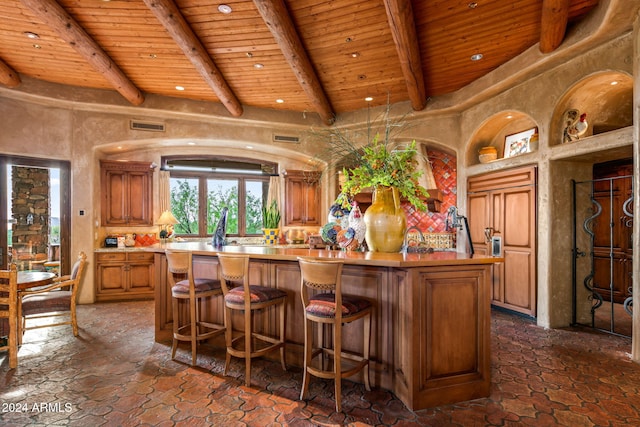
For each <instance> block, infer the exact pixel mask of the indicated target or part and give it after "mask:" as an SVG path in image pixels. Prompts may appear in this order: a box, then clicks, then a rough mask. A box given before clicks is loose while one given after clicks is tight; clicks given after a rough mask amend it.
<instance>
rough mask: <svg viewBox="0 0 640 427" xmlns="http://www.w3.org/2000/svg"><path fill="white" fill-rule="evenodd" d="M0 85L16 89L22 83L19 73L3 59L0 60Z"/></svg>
mask: <svg viewBox="0 0 640 427" xmlns="http://www.w3.org/2000/svg"><path fill="white" fill-rule="evenodd" d="M0 83H2V84H3V85H5V86H7V87H16V86H18V85H19V84H20V83H21V82H20V76H18V73H17V72H16V71H15V70H14V69H13V68H11V67H10V66H9V65H7V63H6V62H4V61H3V60H2V59H0Z"/></svg>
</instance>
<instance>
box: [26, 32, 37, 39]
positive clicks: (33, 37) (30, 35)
mask: <svg viewBox="0 0 640 427" xmlns="http://www.w3.org/2000/svg"><path fill="white" fill-rule="evenodd" d="M24 35H25V36H27V38H30V39H31V40H37V39H39V38H40V36H39V35H37V34H36V33H32V32H31V31H25V32H24Z"/></svg>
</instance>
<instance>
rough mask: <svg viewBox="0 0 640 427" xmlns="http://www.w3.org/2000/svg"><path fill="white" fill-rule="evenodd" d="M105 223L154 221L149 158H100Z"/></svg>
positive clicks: (123, 223) (149, 222) (120, 223)
mask: <svg viewBox="0 0 640 427" xmlns="http://www.w3.org/2000/svg"><path fill="white" fill-rule="evenodd" d="M100 171H101V173H100V178H101V179H100V190H101V193H100V194H101V197H102V200H101V205H102V212H101V213H102V215H101V219H102V225H103V226H123V225H153V219H152V217H151V216H152V214H153V168H152V164H151V163H147V162H114V161H106V160H103V161H101V162H100Z"/></svg>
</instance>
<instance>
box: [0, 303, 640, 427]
mask: <svg viewBox="0 0 640 427" xmlns="http://www.w3.org/2000/svg"><path fill="white" fill-rule="evenodd" d="M79 319H80V323H81V332H80V337H79V338H74V337H73V335H72V334H71V331H70V329H69V330H67V329H65V328H53V329H51V328H47V329H40V330H33V331H28V332H27V334H26V335H25V343H24V345H23V347H22V348H21V349H20V353H19V359H20V361H19V367H18V369H17V370H15V371H10V370H8V363H7V361H6V360H5V359H6V357H4V355H0V362H1V363H2V364H1V366H0V405H1V407H0V425H3V426H23V425H30V426H32V425H34V426H38V425H41V426H44V425H46V426H50V425H77V426H83V427H84V426H92V427H93V426H172V425H188V426H218V425H223V426H261V427H262V426H280V425H282V426H312V425H318V426H379V425H385V426H415V425H424V426H464V427H469V426H529V425H530V426H538V427H539V426H571V427H576V426H640V365H638V364H635V363H633V362H631V361H630V358H629V353H628V352H629V351H630V345H631V342H630V340H629V339H627V338H623V337H617V336H609V335H605V334H600V333H594V332H591V331H585V330H581V329H563V330H548V329H543V328H540V327H538V326H536V325H535V323H533V322H531V321H530V320H528V319H524V318H521V317H517V316H513V315H510V314H505V313H501V312H494V313H493V315H492V387H491V396H490V397H488V398H484V399H477V400H474V401H469V402H463V403H459V404H456V405H447V406H441V407H437V408H431V409H426V410H421V411H417V412H412V411H409V410H407V409H406V408H405V406H404V405H403V404H402V403H401V402H400V401H399V400H398V399H397V398H395V397H394V396H393V394H391V393H390V392H388V391H385V390H381V389H374V390H372V391H371V392H366V391H365V390H364V387H363V386H362V385H360V384H356V383H352V382H350V381H344V386H343V393H344V400H343V412H342V413H336V412H335V410H334V405H333V400H332V399H333V384H332V383H331V382H330V381H324V380H320V379H313V380H312V382H311V385H310V399H309V400H307V401H299V400H298V395H299V391H300V386H301V377H302V374H301V370H300V369H299V368H295V367H294V368H291V369H290V370H289V371H288V372H283V371H282V369H281V367H280V364H279V363H278V362H271V361H264V360H261V361H257V362H256V363H255V365H254V369H253V377H252V381H253V384H252V387H251V388H247V387H245V386H244V385H243V384H244V383H243V372H244V367H243V366H244V365H243V363H242V362H241V361H239V360H238V359H234V362H233V363H232V371H231V373H230V376H228V377H225V376H223V375H222V368H223V366H224V359H223V356H224V353H223V352H222V351H219V352H217V353H214V354H212V352H211V351H208V352H206V351H205V352H203V353H202V354H200V355H199V356H198V365H199V366H198V367H195V368H193V367H190V366H189V365H187V364H185V363H178V362H175V361H172V360H171V359H170V348H169V346H167V345H164V344H158V343H154V341H153V303H152V302H151V301H143V302H127V303H103V304H93V305H83V306H81V307H80V308H79ZM178 356H179V359H180V360H182V361H187V360H190V355H189V352H188V351H187V350H186V348H182V349H181V350H179V353H178ZM20 411H22V412H20Z"/></svg>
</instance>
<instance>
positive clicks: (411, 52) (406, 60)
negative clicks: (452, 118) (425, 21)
mask: <svg viewBox="0 0 640 427" xmlns="http://www.w3.org/2000/svg"><path fill="white" fill-rule="evenodd" d="M384 7H385V9H386V10H387V20H388V21H389V27H390V28H391V34H392V35H393V41H394V43H395V45H396V51H397V52H398V57H399V59H400V66H401V67H402V74H403V75H404V79H405V81H406V84H407V91H408V92H409V99H410V100H411V106H412V107H413V109H414V110H415V111H420V110H423V109H424V107H426V106H427V95H426V89H425V85H424V76H423V74H422V61H421V60H420V47H419V46H418V35H417V31H416V23H415V20H414V17H413V8H412V7H411V1H410V0H384Z"/></svg>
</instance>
